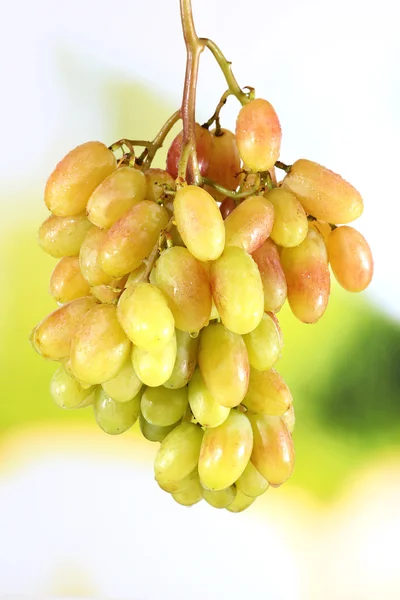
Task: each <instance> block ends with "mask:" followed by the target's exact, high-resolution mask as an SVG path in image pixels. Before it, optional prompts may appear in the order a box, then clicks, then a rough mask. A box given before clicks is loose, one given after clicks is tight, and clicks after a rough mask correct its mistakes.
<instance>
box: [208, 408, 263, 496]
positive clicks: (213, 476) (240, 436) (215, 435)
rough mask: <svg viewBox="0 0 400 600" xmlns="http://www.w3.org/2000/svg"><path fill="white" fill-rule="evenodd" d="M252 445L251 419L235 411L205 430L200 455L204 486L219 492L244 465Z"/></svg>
mask: <svg viewBox="0 0 400 600" xmlns="http://www.w3.org/2000/svg"><path fill="white" fill-rule="evenodd" d="M252 448H253V433H252V429H251V425H250V421H249V420H248V418H247V416H246V415H245V414H243V413H240V412H238V411H236V410H231V412H230V413H229V415H228V417H227V419H226V420H225V421H224V422H223V423H222V424H221V425H219V426H218V427H213V428H212V429H206V431H205V432H204V436H203V441H202V444H201V450H200V458H199V476H200V482H201V484H202V485H203V487H205V488H207V489H209V490H216V491H218V490H223V489H225V488H227V487H229V486H231V485H232V484H233V483H235V481H236V479H238V477H240V475H241V474H242V473H243V471H244V470H245V468H246V465H247V463H248V461H249V459H250V455H251V451H252Z"/></svg>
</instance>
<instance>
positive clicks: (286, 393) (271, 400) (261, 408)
mask: <svg viewBox="0 0 400 600" xmlns="http://www.w3.org/2000/svg"><path fill="white" fill-rule="evenodd" d="M292 401H293V400H292V394H291V393H290V390H289V388H288V386H287V385H286V383H285V382H284V381H283V378H282V376H281V375H280V374H279V373H278V372H277V371H275V369H270V370H269V371H258V370H257V369H254V368H253V367H251V369H250V380H249V387H248V390H247V394H246V396H245V398H244V400H243V404H244V405H245V406H246V407H247V408H248V409H249V411H251V412H254V413H265V414H267V415H273V416H280V415H283V414H284V413H285V412H286V411H287V410H288V409H289V407H290V405H291V404H292Z"/></svg>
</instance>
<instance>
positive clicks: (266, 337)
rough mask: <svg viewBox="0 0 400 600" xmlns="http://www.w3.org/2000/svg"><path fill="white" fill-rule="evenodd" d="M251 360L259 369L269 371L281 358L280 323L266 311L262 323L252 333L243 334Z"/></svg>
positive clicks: (252, 364)
mask: <svg viewBox="0 0 400 600" xmlns="http://www.w3.org/2000/svg"><path fill="white" fill-rule="evenodd" d="M243 339H244V343H245V344H246V348H247V354H248V356H249V362H250V365H251V366H252V367H254V368H255V369H258V370H259V371H267V370H268V369H270V368H271V367H273V366H274V364H275V363H276V361H277V360H278V359H279V358H280V356H281V352H282V346H283V338H282V333H281V331H280V328H279V325H278V323H277V322H275V320H274V319H273V318H272V317H271V316H270V315H269V314H268V313H264V315H263V318H262V321H261V323H260V324H259V325H258V326H257V327H256V328H255V329H254V330H253V331H251V332H250V333H246V335H244V336H243Z"/></svg>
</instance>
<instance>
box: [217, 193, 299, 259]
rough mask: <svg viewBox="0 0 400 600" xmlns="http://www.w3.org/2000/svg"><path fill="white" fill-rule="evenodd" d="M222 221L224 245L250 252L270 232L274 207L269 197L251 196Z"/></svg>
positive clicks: (260, 244)
mask: <svg viewBox="0 0 400 600" xmlns="http://www.w3.org/2000/svg"><path fill="white" fill-rule="evenodd" d="M224 223H225V247H226V246H238V247H239V248H242V249H243V250H246V252H248V253H249V254H251V253H252V252H254V251H255V250H257V248H259V247H260V246H262V244H263V243H264V242H265V240H266V239H267V238H268V237H269V235H270V233H271V230H272V226H273V224H274V207H273V205H272V204H271V202H270V201H269V197H268V198H264V197H263V196H251V197H250V198H246V200H243V202H241V203H240V204H239V206H237V207H236V208H235V210H233V211H232V212H231V213H230V214H229V215H228V216H227V217H226V219H225V221H224ZM306 225H307V219H306Z"/></svg>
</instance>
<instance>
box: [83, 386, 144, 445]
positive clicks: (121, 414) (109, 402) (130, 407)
mask: <svg viewBox="0 0 400 600" xmlns="http://www.w3.org/2000/svg"><path fill="white" fill-rule="evenodd" d="M93 410H94V416H95V418H96V421H97V424H98V426H99V427H100V428H101V429H102V430H103V431H105V432H106V433H108V434H110V435H118V434H120V433H124V431H127V430H128V429H129V428H130V427H132V425H133V424H134V423H136V421H137V419H138V416H139V412H140V396H139V394H138V395H137V396H134V398H131V400H129V402H116V401H115V400H113V399H112V398H110V396H108V395H107V394H106V392H105V391H104V390H103V389H102V388H101V387H98V388H97V390H96V394H95V398H94V403H93Z"/></svg>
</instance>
